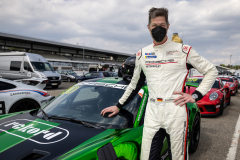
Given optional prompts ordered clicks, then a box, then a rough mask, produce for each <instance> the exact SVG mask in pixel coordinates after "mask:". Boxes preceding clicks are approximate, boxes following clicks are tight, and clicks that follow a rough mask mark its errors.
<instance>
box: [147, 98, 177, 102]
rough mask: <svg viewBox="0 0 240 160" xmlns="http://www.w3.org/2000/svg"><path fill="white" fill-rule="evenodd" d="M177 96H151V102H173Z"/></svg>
mask: <svg viewBox="0 0 240 160" xmlns="http://www.w3.org/2000/svg"><path fill="white" fill-rule="evenodd" d="M175 99H176V98H174V97H169V98H150V102H173V101H174V100H175Z"/></svg>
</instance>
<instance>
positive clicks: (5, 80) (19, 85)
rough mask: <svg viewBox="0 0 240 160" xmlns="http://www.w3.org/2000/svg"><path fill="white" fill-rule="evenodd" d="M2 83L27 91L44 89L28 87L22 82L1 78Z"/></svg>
mask: <svg viewBox="0 0 240 160" xmlns="http://www.w3.org/2000/svg"><path fill="white" fill-rule="evenodd" d="M0 81H1V82H6V83H10V84H13V85H15V86H16V87H20V88H26V89H33V88H36V89H38V90H42V89H39V88H37V87H35V86H32V85H27V84H24V83H20V82H16V81H12V80H9V79H4V78H0Z"/></svg>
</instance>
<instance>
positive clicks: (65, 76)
mask: <svg viewBox="0 0 240 160" xmlns="http://www.w3.org/2000/svg"><path fill="white" fill-rule="evenodd" d="M57 72H58V73H59V74H60V75H61V78H62V80H67V81H68V82H74V81H76V79H77V78H78V77H79V76H78V75H77V73H75V72H73V71H71V70H60V71H57Z"/></svg>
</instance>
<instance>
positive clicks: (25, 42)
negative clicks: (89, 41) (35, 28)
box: [0, 32, 133, 72]
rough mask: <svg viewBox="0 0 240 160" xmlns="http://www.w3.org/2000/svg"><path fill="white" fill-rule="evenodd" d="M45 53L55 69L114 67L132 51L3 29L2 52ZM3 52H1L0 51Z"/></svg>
mask: <svg viewBox="0 0 240 160" xmlns="http://www.w3.org/2000/svg"><path fill="white" fill-rule="evenodd" d="M9 51H21V52H28V53H36V54H39V55H42V56H43V57H44V58H45V59H47V60H48V62H50V64H51V65H52V67H53V68H54V69H55V70H75V71H80V72H81V71H86V72H88V71H89V70H90V69H91V70H113V69H114V68H116V69H117V68H118V67H120V66H121V65H122V62H124V61H125V59H127V58H128V57H130V56H132V55H133V54H129V53H122V52H116V51H109V50H103V49H97V48H92V47H87V46H84V45H72V44H67V43H61V42H55V41H49V40H44V39H38V38H32V37H25V36H19V35H14V34H8V33H2V32H0V52H9ZM0 54H1V53H0Z"/></svg>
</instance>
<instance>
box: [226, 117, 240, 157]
mask: <svg viewBox="0 0 240 160" xmlns="http://www.w3.org/2000/svg"><path fill="white" fill-rule="evenodd" d="M239 134H240V115H239V117H238V120H237V124H236V127H235V131H234V133H233V138H232V143H231V146H230V148H229V151H228V155H227V159H226V160H235V157H236V152H237V146H238V143H240V141H239Z"/></svg>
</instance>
